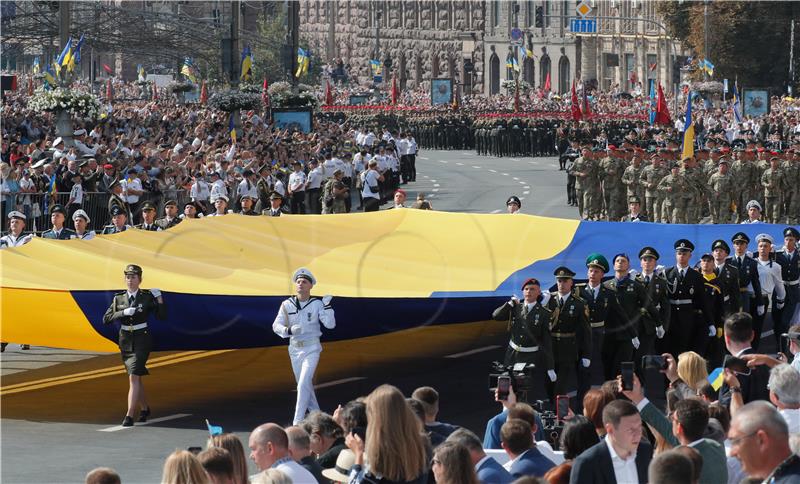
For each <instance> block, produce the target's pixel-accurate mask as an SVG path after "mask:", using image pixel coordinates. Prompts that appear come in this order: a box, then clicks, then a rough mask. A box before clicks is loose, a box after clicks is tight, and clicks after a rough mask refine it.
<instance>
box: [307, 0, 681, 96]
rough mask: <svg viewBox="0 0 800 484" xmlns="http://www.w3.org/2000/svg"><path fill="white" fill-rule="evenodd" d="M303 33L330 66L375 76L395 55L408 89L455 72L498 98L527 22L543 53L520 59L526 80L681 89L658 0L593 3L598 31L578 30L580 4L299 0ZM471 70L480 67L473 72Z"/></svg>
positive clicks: (560, 86)
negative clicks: (517, 33) (373, 68)
mask: <svg viewBox="0 0 800 484" xmlns="http://www.w3.org/2000/svg"><path fill="white" fill-rule="evenodd" d="M300 3H301V7H300V24H301V34H300V35H301V38H302V39H303V41H304V42H307V43H308V44H309V46H310V48H311V50H312V55H317V56H321V57H322V58H323V59H324V61H325V62H329V61H331V60H333V59H335V58H339V57H340V58H342V59H343V60H344V62H345V63H346V64H350V66H351V68H352V69H351V73H352V74H353V75H354V76H357V77H358V78H359V80H361V81H368V80H369V78H370V76H371V73H370V71H369V60H370V59H376V58H377V59H380V60H382V61H385V60H386V59H387V58H388V59H391V62H392V70H393V72H394V73H395V74H396V76H397V78H398V80H399V82H400V83H401V85H403V86H408V87H411V88H414V87H417V86H422V87H423V88H427V87H428V86H429V85H430V84H429V82H428V81H429V80H430V79H432V78H440V77H452V78H454V79H455V80H456V82H457V83H458V84H460V85H461V88H462V91H463V92H473V93H476V94H477V93H483V94H495V93H498V92H500V82H501V81H502V80H503V79H511V78H513V70H512V69H510V68H507V67H506V65H507V64H506V62H507V59H508V58H509V56H514V55H517V56H518V55H519V54H518V51H517V49H516V47H514V46H512V42H511V33H512V29H515V28H518V29H520V30H521V31H522V32H523V34H524V37H523V39H524V40H523V42H524V43H525V45H526V46H527V48H528V49H530V50H531V51H532V52H533V53H534V58H525V59H523V58H521V57H519V59H520V60H519V65H520V76H521V79H523V80H525V81H527V82H528V83H529V84H531V85H532V86H534V87H540V86H543V85H544V84H545V82H546V80H547V77H548V74H549V77H550V85H551V89H552V90H553V91H555V92H560V93H564V92H567V91H568V90H569V89H570V87H571V84H572V80H573V79H575V78H582V79H584V81H591V80H596V82H598V83H599V84H600V86H601V87H602V88H603V89H608V88H610V87H611V86H612V85H613V84H619V85H620V87H621V88H622V89H623V90H632V89H633V88H634V87H635V85H636V83H637V82H643V83H644V84H645V85H646V80H647V79H658V80H660V81H661V83H662V84H663V85H664V86H665V88H667V89H671V88H672V84H673V83H672V81H673V78H672V73H673V61H674V58H675V56H676V55H677V54H680V53H681V52H680V45H679V43H678V42H677V41H674V40H671V39H670V38H668V37H667V36H666V33H665V30H663V27H661V26H660V23H659V22H660V20H659V18H658V17H657V14H656V10H655V0H625V1H614V0H603V1H601V0H586V3H587V5H589V6H590V7H591V12H590V13H589V14H588V15H587V16H586V17H585V18H586V19H593V20H595V21H596V22H597V33H591V34H575V33H573V32H571V31H570V19H572V18H579V14H578V13H577V12H576V10H575V9H576V6H577V5H578V4H579V2H576V1H575V0H564V1H558V0H527V1H508V0H452V1H448V0H422V1H421V0H390V1H367V0H338V1H333V0H300ZM470 67H472V68H471V69H470Z"/></svg>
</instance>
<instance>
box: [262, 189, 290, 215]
mask: <svg viewBox="0 0 800 484" xmlns="http://www.w3.org/2000/svg"><path fill="white" fill-rule="evenodd" d="M269 204H270V206H269V208H267V209H265V210H262V212H261V213H262V214H263V215H268V216H270V217H280V216H281V215H285V214H286V213H287V212H286V208H285V207H283V196H281V194H280V193H278V192H272V194H271V195H270V196H269Z"/></svg>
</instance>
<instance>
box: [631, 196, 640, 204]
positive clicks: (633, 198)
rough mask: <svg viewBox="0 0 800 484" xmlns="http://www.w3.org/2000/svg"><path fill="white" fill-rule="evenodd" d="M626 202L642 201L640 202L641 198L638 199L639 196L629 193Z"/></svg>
mask: <svg viewBox="0 0 800 484" xmlns="http://www.w3.org/2000/svg"><path fill="white" fill-rule="evenodd" d="M628 203H638V204H641V203H642V202H641V200H639V197H637V196H636V195H631V196H630V197H628Z"/></svg>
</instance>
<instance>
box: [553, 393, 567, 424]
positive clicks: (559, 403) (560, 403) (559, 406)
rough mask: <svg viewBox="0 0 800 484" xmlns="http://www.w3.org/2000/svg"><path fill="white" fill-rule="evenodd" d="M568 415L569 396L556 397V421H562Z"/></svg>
mask: <svg viewBox="0 0 800 484" xmlns="http://www.w3.org/2000/svg"><path fill="white" fill-rule="evenodd" d="M568 414H569V396H567V395H558V396H557V397H556V418H557V419H558V420H564V417H566V416H567V415H568Z"/></svg>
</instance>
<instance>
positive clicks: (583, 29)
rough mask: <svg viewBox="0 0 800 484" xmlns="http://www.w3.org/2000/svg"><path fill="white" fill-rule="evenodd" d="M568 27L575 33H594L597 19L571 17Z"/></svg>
mask: <svg viewBox="0 0 800 484" xmlns="http://www.w3.org/2000/svg"><path fill="white" fill-rule="evenodd" d="M569 29H570V30H571V31H572V32H573V33H576V34H596V33H597V20H590V19H584V18H573V19H570V22H569Z"/></svg>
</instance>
